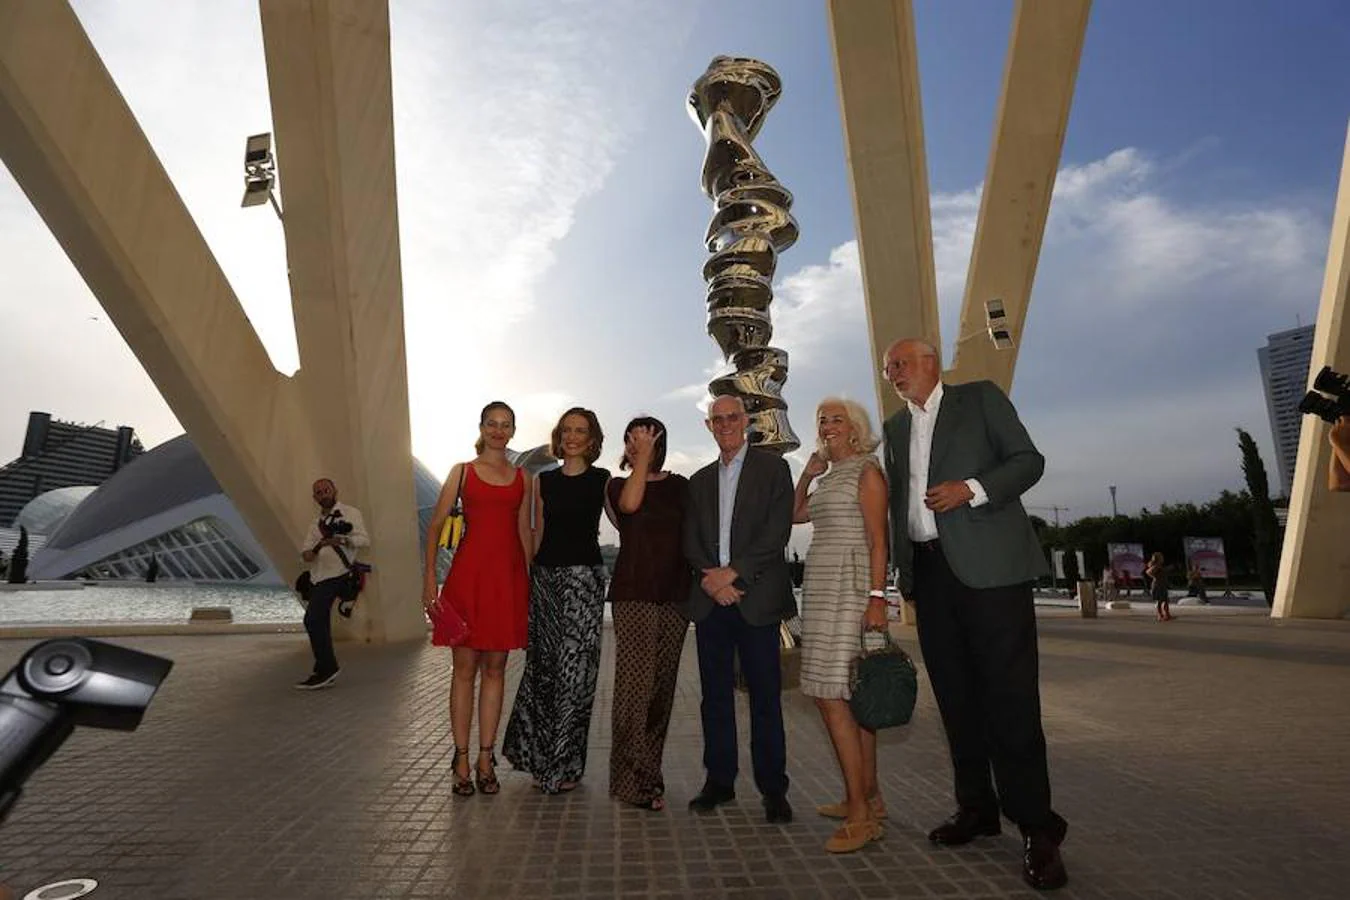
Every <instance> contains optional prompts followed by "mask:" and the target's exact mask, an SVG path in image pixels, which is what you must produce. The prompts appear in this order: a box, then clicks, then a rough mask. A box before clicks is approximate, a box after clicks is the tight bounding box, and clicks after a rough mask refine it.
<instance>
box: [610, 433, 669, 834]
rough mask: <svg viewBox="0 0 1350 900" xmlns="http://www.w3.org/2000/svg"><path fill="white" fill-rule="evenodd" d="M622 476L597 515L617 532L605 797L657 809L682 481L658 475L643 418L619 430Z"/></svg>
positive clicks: (659, 457) (656, 443) (658, 454)
mask: <svg viewBox="0 0 1350 900" xmlns="http://www.w3.org/2000/svg"><path fill="white" fill-rule="evenodd" d="M623 448H624V449H623V461H622V462H621V463H620V464H619V468H620V469H629V468H631V469H632V470H633V471H632V474H631V475H630V476H628V477H627V478H612V479H610V482H609V485H608V486H607V489H606V491H605V499H606V507H605V508H606V511H607V513H608V514H609V517H610V521H611V522H613V523H614V527H615V528H617V529H618V530H619V556H618V559H617V560H615V562H614V579H613V580H612V581H611V582H610V585H609V599H610V602H611V603H612V604H613V607H612V612H613V617H614V660H615V661H614V712H613V716H612V718H613V723H614V739H613V747H612V749H611V750H610V755H609V792H610V794H611V795H612V796H614V797H617V798H618V799H620V800H622V801H624V802H625V803H632V804H634V805H635V806H640V807H642V808H643V809H650V810H661V809H665V796H664V795H665V782H664V780H663V779H662V777H661V756H662V754H663V753H664V751H665V745H666V729H667V728H668V726H669V725H670V710H671V707H672V706H673V705H674V702H675V679H676V676H677V675H678V673H679V669H680V652H681V651H682V650H683V649H684V638H685V635H686V633H687V632H688V629H689V623H688V622H686V621H685V619H684V616H682V615H680V613H679V603H680V602H681V601H682V600H683V599H684V597H685V595H686V594H687V593H688V590H689V565H688V563H686V562H685V560H684V553H683V552H682V550H681V548H680V538H681V527H682V524H683V521H684V507H685V494H686V492H687V489H688V484H689V483H688V480H687V479H685V478H684V477H683V476H681V475H674V474H672V473H670V472H666V471H664V470H663V469H662V468H661V466H662V465H664V464H665V461H666V429H665V426H664V425H662V424H661V423H660V422H659V421H658V420H656V419H653V418H651V417H649V416H643V417H639V418H636V419H634V420H633V421H631V422H629V423H628V427H627V428H626V429H624V436H623Z"/></svg>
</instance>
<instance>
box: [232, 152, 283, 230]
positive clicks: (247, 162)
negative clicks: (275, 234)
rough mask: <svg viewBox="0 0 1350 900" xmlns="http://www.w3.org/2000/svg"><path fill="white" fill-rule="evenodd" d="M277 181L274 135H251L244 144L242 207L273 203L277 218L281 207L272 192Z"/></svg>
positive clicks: (279, 216)
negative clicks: (273, 151)
mask: <svg viewBox="0 0 1350 900" xmlns="http://www.w3.org/2000/svg"><path fill="white" fill-rule="evenodd" d="M276 180H277V164H276V160H275V159H274V158H273V157H272V134H271V132H265V133H263V134H254V135H250V136H249V138H248V140H247V141H246V142H245V144H244V200H243V202H242V203H240V204H239V205H240V206H261V205H262V204H264V203H267V202H269V201H270V202H271V204H272V208H273V209H274V210H276V213H277V218H281V207H280V206H278V205H277V198H276V195H275V194H274V193H273V192H272V189H273V187H274V186H275V185H276Z"/></svg>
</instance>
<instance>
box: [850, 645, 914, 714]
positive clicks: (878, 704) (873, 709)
mask: <svg viewBox="0 0 1350 900" xmlns="http://www.w3.org/2000/svg"><path fill="white" fill-rule="evenodd" d="M875 630H876V631H877V632H878V633H880V634H881V636H882V638H883V639H884V641H885V643H884V645H883V646H882V647H881V648H880V649H878V650H868V649H867V644H866V643H865V642H864V641H863V638H864V637H866V635H867V629H866V628H864V629H863V632H862V635H860V636H859V643H861V644H862V653H861V654H860V655H859V656H858V657H857V658H855V659H854V660H853V662H852V664H851V665H850V667H849V687H850V689H851V691H852V695H851V696H850V697H849V700H848V705H849V709H851V710H853V718H854V719H855V720H856V721H857V722H858V724H859V725H861V726H862V727H864V728H866V729H868V730H869V731H875V730H877V729H878V728H890V727H891V726H893V725H904V724H905V723H906V722H908V721H909V720H910V717H911V716H913V715H914V701H915V700H916V699H918V695H919V673H918V669H916V668H915V666H914V660H912V659H910V658H909V654H908V653H906V652H905V651H904V650H903V649H901V648H900V647H898V646H896V643H895V641H893V640H891V635H890V632H889V631H887V630H885V629H875Z"/></svg>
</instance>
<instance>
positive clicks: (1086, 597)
mask: <svg viewBox="0 0 1350 900" xmlns="http://www.w3.org/2000/svg"><path fill="white" fill-rule="evenodd" d="M1078 612H1079V613H1081V614H1082V616H1083V618H1085V619H1095V618H1097V588H1096V586H1095V585H1094V584H1093V583H1092V582H1090V581H1080V582H1078Z"/></svg>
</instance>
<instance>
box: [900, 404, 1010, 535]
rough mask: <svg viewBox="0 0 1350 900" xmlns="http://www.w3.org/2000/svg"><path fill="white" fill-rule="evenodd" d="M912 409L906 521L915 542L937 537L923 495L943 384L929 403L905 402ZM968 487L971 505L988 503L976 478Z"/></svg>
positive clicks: (926, 488)
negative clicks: (921, 404)
mask: <svg viewBox="0 0 1350 900" xmlns="http://www.w3.org/2000/svg"><path fill="white" fill-rule="evenodd" d="M905 405H906V406H908V407H909V418H910V423H909V494H908V496H909V509H908V511H907V515H906V519H907V522H906V524H907V526H908V529H909V539H910V540H912V541H916V542H918V541H935V540H937V537H938V527H937V516H936V515H935V514H934V513H933V511H932V510H931V509H929V508H928V507H927V506H925V505H924V502H923V499H924V495H925V494H926V493H928V467H929V464H930V463H931V462H932V458H933V427H934V426H935V425H936V424H937V417H938V409H939V408H940V407H941V406H942V382H940V381H939V382H938V383H937V385H936V386H935V387H934V388H933V393H931V394H929V395H928V402H927V403H925V404H924V405H923V406H919V405H918V404H917V403H915V402H914V401H912V400H909V399H906V400H905ZM965 481H966V486H967V487H969V488H970V491H971V493H973V494H974V495H975V497H974V499H972V500H971V501H970V505H971V506H983V505H984V504H986V503H988V502H989V495H988V494H986V493H985V492H984V485H982V484H980V483H979V481H977V480H975V479H974V478H967V479H966V480H965Z"/></svg>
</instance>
